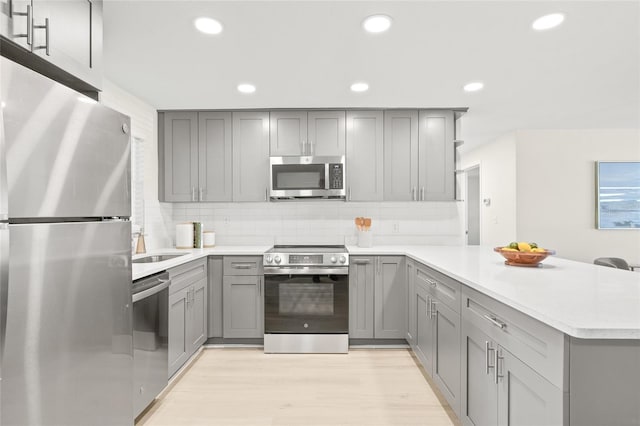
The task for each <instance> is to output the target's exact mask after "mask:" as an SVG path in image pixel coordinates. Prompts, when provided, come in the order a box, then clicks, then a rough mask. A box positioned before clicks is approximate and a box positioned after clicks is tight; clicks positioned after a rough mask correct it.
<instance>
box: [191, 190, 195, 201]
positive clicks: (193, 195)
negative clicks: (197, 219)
mask: <svg viewBox="0 0 640 426" xmlns="http://www.w3.org/2000/svg"><path fill="white" fill-rule="evenodd" d="M195 200H196V187H195V186H192V187H191V201H195Z"/></svg>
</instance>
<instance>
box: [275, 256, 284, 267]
mask: <svg viewBox="0 0 640 426" xmlns="http://www.w3.org/2000/svg"><path fill="white" fill-rule="evenodd" d="M274 260H275V261H276V263H277V264H278V265H279V264H280V262H282V259H280V256H276V258H275V259H274Z"/></svg>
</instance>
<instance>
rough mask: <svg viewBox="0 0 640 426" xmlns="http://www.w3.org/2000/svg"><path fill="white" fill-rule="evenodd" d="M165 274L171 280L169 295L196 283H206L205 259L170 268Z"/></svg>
mask: <svg viewBox="0 0 640 426" xmlns="http://www.w3.org/2000/svg"><path fill="white" fill-rule="evenodd" d="M167 272H169V278H171V286H170V287H169V294H174V293H176V292H178V291H180V290H182V289H183V288H185V287H188V286H190V285H191V284H193V283H195V282H197V281H200V280H205V281H206V279H207V259H206V258H203V259H198V260H194V261H193V262H189V263H185V264H184V265H180V266H176V267H175V268H171V269H169V270H168V271H167Z"/></svg>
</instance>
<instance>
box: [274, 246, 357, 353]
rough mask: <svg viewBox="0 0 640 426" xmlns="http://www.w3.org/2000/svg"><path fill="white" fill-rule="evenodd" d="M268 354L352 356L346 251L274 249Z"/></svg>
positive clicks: (293, 248)
mask: <svg viewBox="0 0 640 426" xmlns="http://www.w3.org/2000/svg"><path fill="white" fill-rule="evenodd" d="M263 265H264V282H265V294H264V351H265V352H266V353H347V352H348V349H349V334H348V333H349V254H348V252H347V250H346V248H345V247H344V246H274V247H273V248H272V249H270V250H269V251H267V252H266V253H265V254H264V257H263Z"/></svg>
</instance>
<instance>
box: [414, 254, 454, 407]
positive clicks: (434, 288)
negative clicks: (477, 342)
mask: <svg viewBox="0 0 640 426" xmlns="http://www.w3.org/2000/svg"><path fill="white" fill-rule="evenodd" d="M414 280H415V283H414V289H415V300H414V303H415V312H416V325H415V329H416V344H415V347H416V353H417V355H418V358H419V359H420V361H422V363H423V366H424V368H425V370H427V372H428V373H429V374H430V375H431V377H432V378H433V380H434V381H435V382H436V384H437V385H438V387H439V388H440V390H441V392H442V394H443V395H444V397H445V398H446V400H447V401H448V402H449V405H450V406H451V408H453V410H454V411H455V412H456V413H459V411H460V396H461V395H460V336H461V327H460V321H461V319H460V301H461V285H460V283H458V282H457V281H454V280H452V279H451V278H449V277H447V276H445V275H443V274H440V273H439V272H437V271H435V270H433V269H431V268H429V267H427V266H425V265H422V264H416V267H415V274H414Z"/></svg>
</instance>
